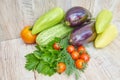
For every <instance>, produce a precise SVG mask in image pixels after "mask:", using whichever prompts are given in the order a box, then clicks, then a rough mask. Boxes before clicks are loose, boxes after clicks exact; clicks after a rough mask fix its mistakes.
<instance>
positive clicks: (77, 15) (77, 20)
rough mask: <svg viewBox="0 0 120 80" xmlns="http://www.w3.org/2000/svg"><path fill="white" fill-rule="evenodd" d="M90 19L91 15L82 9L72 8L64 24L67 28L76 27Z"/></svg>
mask: <svg viewBox="0 0 120 80" xmlns="http://www.w3.org/2000/svg"><path fill="white" fill-rule="evenodd" d="M90 18H91V13H90V12H89V11H88V10H87V9H85V8H83V7H78V6H77V7H73V8H71V9H69V10H68V11H67V13H66V16H65V23H66V25H68V26H71V27H76V26H79V25H81V24H83V23H84V22H86V21H88V20H89V19H90Z"/></svg>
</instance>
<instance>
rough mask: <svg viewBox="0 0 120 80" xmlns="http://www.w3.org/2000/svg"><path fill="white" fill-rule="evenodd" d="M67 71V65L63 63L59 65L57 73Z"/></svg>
mask: <svg viewBox="0 0 120 80" xmlns="http://www.w3.org/2000/svg"><path fill="white" fill-rule="evenodd" d="M65 70H66V65H65V63H63V62H60V63H58V65H57V72H58V73H63V72H64V71H65Z"/></svg>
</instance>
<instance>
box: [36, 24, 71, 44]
mask: <svg viewBox="0 0 120 80" xmlns="http://www.w3.org/2000/svg"><path fill="white" fill-rule="evenodd" d="M72 30H73V28H70V27H67V26H65V25H64V24H58V25H56V26H54V27H51V28H49V29H47V30H44V31H42V32H41V33H39V35H38V36H37V38H36V43H37V44H38V45H40V46H45V45H47V44H48V43H49V42H51V41H52V40H54V38H55V37H58V38H63V37H65V36H67V35H68V33H69V32H71V31H72Z"/></svg>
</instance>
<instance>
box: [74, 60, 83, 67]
mask: <svg viewBox="0 0 120 80" xmlns="http://www.w3.org/2000/svg"><path fill="white" fill-rule="evenodd" d="M83 64H84V60H82V59H77V60H76V61H75V66H76V68H78V69H83V68H84V66H83Z"/></svg>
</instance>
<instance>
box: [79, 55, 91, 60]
mask: <svg viewBox="0 0 120 80" xmlns="http://www.w3.org/2000/svg"><path fill="white" fill-rule="evenodd" d="M80 59H83V60H84V61H85V62H88V61H89V60H90V56H89V55H88V54H87V53H83V54H81V55H80Z"/></svg>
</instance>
